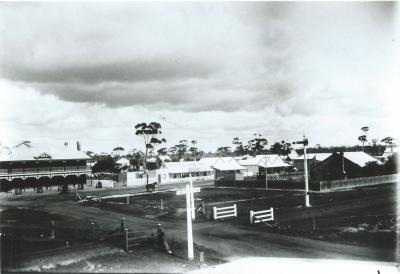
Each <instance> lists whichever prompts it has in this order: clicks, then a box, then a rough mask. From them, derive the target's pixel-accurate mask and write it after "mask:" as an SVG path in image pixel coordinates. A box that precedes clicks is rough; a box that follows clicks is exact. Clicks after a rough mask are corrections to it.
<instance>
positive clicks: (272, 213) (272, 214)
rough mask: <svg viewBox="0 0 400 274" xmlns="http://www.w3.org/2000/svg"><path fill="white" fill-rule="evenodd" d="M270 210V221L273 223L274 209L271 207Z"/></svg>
mask: <svg viewBox="0 0 400 274" xmlns="http://www.w3.org/2000/svg"><path fill="white" fill-rule="evenodd" d="M270 210H271V218H272V221H273V220H274V219H275V216H274V208H273V207H271V208H270Z"/></svg>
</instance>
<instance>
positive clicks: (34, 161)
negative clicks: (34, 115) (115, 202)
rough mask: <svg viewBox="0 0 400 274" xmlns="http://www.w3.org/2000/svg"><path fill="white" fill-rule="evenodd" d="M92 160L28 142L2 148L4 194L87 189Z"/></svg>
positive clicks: (0, 182) (64, 149)
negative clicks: (51, 189) (52, 188)
mask: <svg viewBox="0 0 400 274" xmlns="http://www.w3.org/2000/svg"><path fill="white" fill-rule="evenodd" d="M87 160H89V157H88V156H87V155H86V154H84V153H83V152H81V151H77V150H76V149H75V148H73V147H68V145H60V146H58V147H57V146H55V147H54V146H49V145H38V144H36V145H35V144H32V143H31V142H28V141H25V142H21V143H19V144H17V145H16V146H13V147H10V146H2V147H0V188H1V191H10V190H12V189H15V190H16V191H15V192H16V193H17V194H20V193H21V190H22V189H25V188H34V189H35V190H37V191H42V189H43V187H46V188H49V187H52V186H57V187H58V188H59V189H60V188H63V189H64V190H65V189H67V188H68V185H78V187H79V188H83V186H84V184H86V176H87V175H90V173H91V171H90V169H88V168H87V166H86V161H87Z"/></svg>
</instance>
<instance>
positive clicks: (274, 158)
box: [255, 154, 291, 168]
mask: <svg viewBox="0 0 400 274" xmlns="http://www.w3.org/2000/svg"><path fill="white" fill-rule="evenodd" d="M255 158H256V159H260V160H261V161H260V162H259V166H261V167H264V168H265V167H266V168H274V167H289V166H291V165H290V164H288V163H285V162H284V161H283V160H282V158H281V157H280V156H279V155H278V154H266V155H257V156H255Z"/></svg>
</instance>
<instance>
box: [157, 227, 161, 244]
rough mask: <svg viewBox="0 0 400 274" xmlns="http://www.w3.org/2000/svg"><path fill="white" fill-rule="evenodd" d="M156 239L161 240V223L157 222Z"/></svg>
mask: <svg viewBox="0 0 400 274" xmlns="http://www.w3.org/2000/svg"><path fill="white" fill-rule="evenodd" d="M157 239H158V240H161V224H157Z"/></svg>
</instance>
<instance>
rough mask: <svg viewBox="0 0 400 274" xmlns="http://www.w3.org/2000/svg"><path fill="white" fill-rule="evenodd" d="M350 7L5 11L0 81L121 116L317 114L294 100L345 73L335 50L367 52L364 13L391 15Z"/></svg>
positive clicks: (125, 6) (386, 8)
mask: <svg viewBox="0 0 400 274" xmlns="http://www.w3.org/2000/svg"><path fill="white" fill-rule="evenodd" d="M346 5H347V4H335V3H334V4H332V3H281V2H257V3H208V4H207V3H206V4H203V3H196V4H190V5H189V4H182V5H180V4H173V5H164V4H154V3H153V4H144V3H117V4H112V5H111V4H99V3H96V4H92V5H90V4H85V5H80V4H79V5H78V4H74V3H69V4H58V5H48V4H40V5H24V4H18V5H3V7H6V8H7V9H4V11H3V13H2V12H0V15H2V16H1V19H2V20H1V21H2V22H3V23H4V24H3V26H2V27H1V33H2V34H3V36H2V37H3V38H4V39H3V41H2V46H1V47H0V67H1V76H2V77H3V78H6V79H8V80H12V81H15V82H17V83H19V84H20V85H24V86H29V87H33V88H35V89H37V90H38V91H39V92H41V93H43V94H52V95H55V96H57V97H58V98H60V99H61V100H64V101H70V102H83V103H89V104H103V105H107V106H109V107H113V108H117V107H127V106H137V105H140V106H146V107H148V108H158V109H168V110H183V111H186V112H190V111H193V112H195V111H214V110H219V111H225V112H234V111H240V110H245V111H258V110H263V109H265V108H273V109H275V110H276V112H277V113H278V114H279V115H281V116H289V115H293V114H296V113H297V114H300V115H311V114H312V112H310V110H309V108H307V106H308V105H307V100H305V99H301V98H300V99H291V98H292V97H302V96H303V94H304V93H307V90H308V88H309V87H310V86H313V85H314V82H318V81H324V80H325V79H328V80H330V78H331V76H332V75H340V74H341V73H343V72H342V71H343V68H344V67H346V65H347V64H346V62H347V61H348V60H351V59H350V58H346V57H347V56H345V57H343V58H338V59H339V61H340V59H341V60H344V62H343V63H335V62H337V60H336V58H332V56H336V55H334V54H331V53H330V51H331V50H332V48H330V46H331V44H336V43H339V44H338V47H337V49H336V47H335V48H334V50H339V51H345V50H347V51H349V49H350V51H351V50H353V49H356V50H357V52H361V51H364V52H367V51H369V48H368V47H367V46H365V45H368V43H366V42H365V41H364V37H368V35H369V34H370V33H373V32H372V31H371V30H370V29H369V27H366V28H365V29H363V28H364V25H365V24H366V23H365V22H366V21H365V20H364V19H365V18H367V19H369V18H370V16H369V17H368V16H364V11H363V10H362V9H365V7H366V6H367V7H368V9H371V10H372V11H370V12H369V13H371V14H373V15H374V16H375V17H371V18H372V19H371V20H375V21H377V22H382V21H386V20H387V19H385V16H389V17H390V11H391V8H390V7H392V4H382V5H381V4H379V5H378V4H376V5H375V4H371V5H369V4H368V5H363V4H354V3H352V4H349V5H350V7H352V8H355V10H356V11H357V13H355V14H353V12H350V11H352V9H349V10H350V11H348V10H347V9H346V7H348V6H346ZM338 7H339V8H338ZM359 10H362V11H361V12H359ZM375 10H377V12H375ZM367 13H368V12H367ZM320 14H322V16H321V15H320ZM342 14H343V17H340V16H342ZM360 14H361V15H362V16H360ZM338 16H339V17H338ZM368 22H369V21H367V23H368ZM369 24H370V23H369ZM373 24H374V23H373ZM5 26H6V27H5ZM379 26H380V27H383V26H384V25H383V24H381V25H379ZM335 28H337V29H335ZM360 30H362V31H360ZM351 31H352V32H351ZM363 31H365V33H363ZM347 32H349V34H348V36H346V35H347ZM342 33H343V34H344V36H343V37H342ZM331 34H333V36H332V37H331ZM323 35H326V36H323ZM335 35H336V36H335ZM319 36H321V37H322V38H320V39H319ZM354 37H355V38H354ZM360 37H361V38H360ZM346 39H349V40H348V41H347V40H346ZM353 40H354V41H353ZM375 40H377V39H375ZM359 41H361V42H360V43H359V44H357V42H359ZM367 42H368V41H367ZM360 45H361V47H360ZM320 52H322V53H323V54H324V53H325V54H326V55H323V54H322V55H318V53H320ZM315 53H317V54H315ZM313 54H315V55H313ZM327 56H328V58H327ZM338 56H339V57H340V56H341V55H340V54H338ZM351 57H352V56H351ZM310 64H311V65H310ZM326 66H329V67H328V68H327V67H326ZM349 67H350V66H349ZM314 68H317V69H314ZM320 68H321V69H320ZM313 70H314V71H313ZM319 71H327V72H326V75H319V76H315V75H314V74H315V72H316V73H318V72H319ZM324 77H326V78H324ZM328 80H326V81H328ZM343 83H344V84H343V85H345V82H343ZM336 98H337V96H336Z"/></svg>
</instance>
